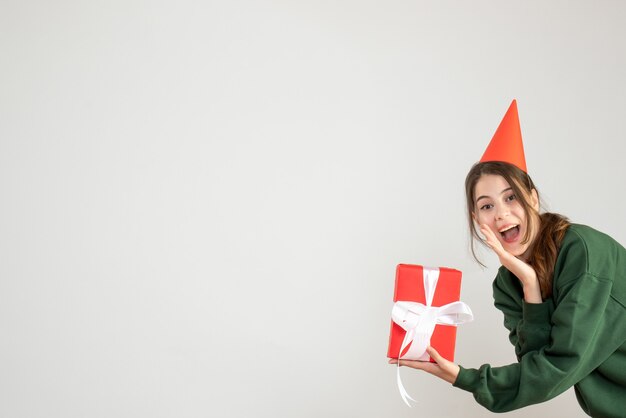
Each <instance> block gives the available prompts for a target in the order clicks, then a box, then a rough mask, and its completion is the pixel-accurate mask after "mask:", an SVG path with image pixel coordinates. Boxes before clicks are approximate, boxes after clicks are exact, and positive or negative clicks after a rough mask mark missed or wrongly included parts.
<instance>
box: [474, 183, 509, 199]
mask: <svg viewBox="0 0 626 418" xmlns="http://www.w3.org/2000/svg"><path fill="white" fill-rule="evenodd" d="M509 190H513V188H512V187H507V188H506V189H504V190H502V191H501V192H500V194H501V195H502V194H504V193H506V192H508V191H509ZM488 198H489V196H485V195H483V196H479V197H478V198H477V199H476V203H478V201H479V200H480V199H488Z"/></svg>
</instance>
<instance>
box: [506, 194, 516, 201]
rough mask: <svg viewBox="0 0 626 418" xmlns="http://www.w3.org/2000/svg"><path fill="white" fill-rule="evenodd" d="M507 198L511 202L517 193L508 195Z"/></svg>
mask: <svg viewBox="0 0 626 418" xmlns="http://www.w3.org/2000/svg"><path fill="white" fill-rule="evenodd" d="M506 200H507V201H509V202H510V201H511V200H515V195H514V194H512V195H511V196H509V197H507V198H506Z"/></svg>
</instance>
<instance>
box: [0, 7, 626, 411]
mask: <svg viewBox="0 0 626 418" xmlns="http://www.w3.org/2000/svg"><path fill="white" fill-rule="evenodd" d="M625 21H626V6H625V5H624V3H623V2H620V1H593V2H592V1H552V2H546V1H526V2H519V1H495V0H494V1H472V2H465V1H431V2H426V1H417V0H412V1H356V0H354V1H286V0H285V1H264V2H261V1H258V2H255V1H243V0H242V1H197V2H192V1H178V2H167V1H127V0H125V1H119V0H114V1H93V0H92V1H83V2H80V1H30V0H22V1H9V0H0V193H1V194H0V196H1V198H2V204H1V206H0V416H2V417H10V418H18V417H29V418H33V417H63V418H70V417H113V416H114V417H248V416H254V417H276V416H279V417H320V416H331V417H391V416H393V417H414V416H421V417H435V416H437V417H440V416H441V417H485V416H490V415H491V414H490V413H489V412H488V411H487V410H485V409H483V408H482V407H480V406H479V405H478V404H476V403H475V402H474V400H473V398H472V396H471V394H469V393H467V392H464V391H461V390H458V389H456V388H453V387H451V386H450V385H448V384H446V383H444V382H442V381H439V380H437V379H435V378H433V377H431V376H428V375H425V374H421V373H419V372H416V371H412V370H408V369H403V376H404V381H405V384H406V386H407V388H408V390H409V392H410V393H411V394H413V395H414V397H416V398H417V399H418V400H419V404H418V406H417V407H416V408H415V409H413V410H410V409H408V408H407V407H406V406H405V405H404V403H403V402H402V401H401V399H400V396H399V394H398V390H397V388H396V385H395V369H394V367H393V366H390V365H388V364H387V360H386V350H387V342H388V332H389V322H390V311H391V306H392V296H393V283H394V273H395V266H396V264H397V263H400V262H404V263H416V264H426V265H433V266H437V265H443V266H450V267H455V268H458V269H460V270H462V271H463V272H464V282H463V290H462V300H464V301H465V302H466V303H468V304H469V305H470V306H471V307H472V309H473V311H474V313H475V316H476V319H475V322H473V323H471V324H468V325H464V326H463V327H462V328H460V329H459V336H458V344H457V361H458V362H459V363H460V364H462V365H463V366H465V367H478V366H479V365H481V364H482V363H491V364H493V365H500V364H508V363H510V362H513V361H514V354H513V348H512V347H511V346H510V344H509V342H508V340H507V332H506V330H505V329H504V327H503V326H502V317H501V314H500V312H498V311H497V310H496V309H495V308H494V307H493V306H492V299H491V280H492V279H493V277H494V275H495V270H496V268H497V267H498V264H497V260H496V259H495V257H493V256H491V255H490V254H488V253H486V252H485V255H484V259H485V261H486V262H487V264H488V266H489V268H488V269H484V270H483V269H481V268H479V267H478V265H477V264H476V263H475V262H474V261H473V260H472V258H471V256H470V255H469V252H468V233H467V225H466V219H465V208H464V196H463V193H464V192H463V181H464V178H465V174H466V172H467V171H468V169H469V168H470V167H471V165H472V164H473V163H474V162H476V161H477V160H478V159H479V158H480V156H481V155H482V152H483V150H484V148H485V147H486V145H487V143H488V142H489V140H490V139H491V136H492V134H493V132H494V131H495V129H496V127H497V125H498V123H499V122H500V120H501V118H502V116H503V115H504V113H505V111H506V109H507V108H508V106H509V103H510V101H511V100H512V99H513V98H517V99H518V105H519V113H520V119H521V124H522V132H523V135H524V141H525V145H526V156H527V161H528V167H529V172H530V173H531V175H532V176H533V179H534V180H535V182H536V183H537V185H538V186H539V190H540V192H541V193H543V197H544V198H545V201H546V203H547V204H548V208H549V209H551V210H553V211H556V212H560V213H563V214H566V215H568V216H569V217H570V218H571V219H572V220H573V221H574V222H578V223H586V224H590V225H592V226H594V227H595V228H597V229H600V230H602V231H605V232H608V233H609V234H610V235H612V236H613V237H614V238H616V239H617V240H619V241H620V242H622V243H625V242H626V223H625V222H624V219H623V214H624V213H626V197H625V196H624V180H625V177H626V176H625V175H626V168H625V164H624V162H625V152H626V146H625V145H624V140H625V135H624V114H625V111H626V101H625V99H626V77H624V74H626V26H625V25H624V22H625ZM507 416H511V417H526V416H550V417H568V418H570V417H582V416H584V414H583V413H582V410H581V409H580V408H579V407H578V404H577V402H576V400H575V398H574V394H573V391H568V392H567V393H565V394H564V395H562V396H560V397H558V398H556V399H554V400H552V401H549V402H547V403H545V404H542V405H538V406H533V407H529V408H526V409H522V410H520V411H516V412H512V413H510V414H508V415H507Z"/></svg>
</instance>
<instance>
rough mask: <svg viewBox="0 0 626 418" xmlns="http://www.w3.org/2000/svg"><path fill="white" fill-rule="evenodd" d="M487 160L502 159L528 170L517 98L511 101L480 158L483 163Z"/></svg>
mask: <svg viewBox="0 0 626 418" xmlns="http://www.w3.org/2000/svg"><path fill="white" fill-rule="evenodd" d="M486 161H502V162H505V163H509V164H513V165H514V166H516V167H518V168H520V169H521V170H523V171H524V172H525V173H527V172H528V171H527V170H526V158H525V157H524V144H523V143H522V130H521V129H520V126H519V116H518V115H517V102H516V101H515V99H513V101H512V102H511V106H509V110H507V111H506V114H505V115H504V118H502V122H500V126H498V129H496V133H495V134H494V135H493V138H491V142H490V143H489V146H487V149H486V150H485V153H484V154H483V157H482V158H481V159H480V162H481V163H484V162H486Z"/></svg>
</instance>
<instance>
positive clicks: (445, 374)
mask: <svg viewBox="0 0 626 418" xmlns="http://www.w3.org/2000/svg"><path fill="white" fill-rule="evenodd" d="M426 351H427V352H428V355H429V356H430V357H431V358H432V359H433V360H434V361H435V362H436V363H432V362H430V361H418V360H399V362H400V366H406V367H411V368H413V369H418V370H424V371H425V372H427V373H430V374H432V375H434V376H437V377H439V378H440V379H443V380H445V381H446V382H448V383H454V381H455V380H456V377H457V376H458V374H459V366H458V365H456V364H454V363H452V362H451V361H448V360H446V359H445V358H443V357H441V355H440V354H439V353H438V352H437V350H435V349H434V348H432V347H428V348H427V349H426ZM389 363H391V364H398V360H397V359H390V360H389Z"/></svg>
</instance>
